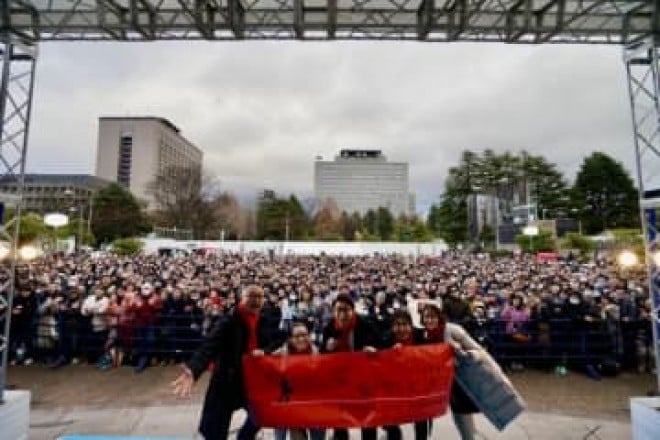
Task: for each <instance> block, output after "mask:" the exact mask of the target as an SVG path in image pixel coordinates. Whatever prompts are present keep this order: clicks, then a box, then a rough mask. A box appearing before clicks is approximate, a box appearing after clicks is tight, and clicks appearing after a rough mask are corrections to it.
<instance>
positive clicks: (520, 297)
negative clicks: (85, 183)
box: [3, 252, 651, 348]
mask: <svg viewBox="0 0 660 440" xmlns="http://www.w3.org/2000/svg"><path fill="white" fill-rule="evenodd" d="M249 285H257V286H260V287H261V288H262V289H263V293H264V298H263V302H264V308H266V309H269V310H271V311H272V314H273V319H277V320H279V327H280V328H286V329H287V330H290V329H291V324H292V323H294V322H304V323H305V324H306V325H307V327H308V330H309V331H310V332H311V334H312V338H313V339H315V338H317V336H318V332H319V331H320V329H321V328H322V327H323V325H325V324H326V323H327V322H328V320H329V319H331V317H332V302H333V301H334V299H336V298H337V296H338V295H341V294H345V295H348V297H350V298H351V300H352V301H353V306H354V309H355V313H356V314H358V315H362V316H365V317H368V318H370V319H372V320H373V322H374V324H375V325H376V326H377V327H379V328H381V329H382V331H387V329H389V328H390V326H389V324H390V321H391V318H392V316H394V314H395V313H396V312H397V310H403V309H407V308H408V307H409V305H410V304H411V303H413V302H415V301H417V300H427V299H430V300H437V301H438V303H439V304H442V307H443V313H444V315H446V317H447V319H449V320H450V321H454V322H458V323H461V324H464V325H465V326H466V327H469V326H470V322H474V321H476V322H496V321H499V320H502V319H503V316H504V317H508V316H509V314H508V313H507V314H505V311H507V310H517V311H524V312H525V313H526V314H527V319H529V320H530V321H533V320H546V321H547V320H549V319H551V318H552V319H567V320H575V319H579V320H583V319H584V318H586V317H589V316H591V317H592V318H593V320H594V321H598V322H599V323H602V324H603V326H602V328H603V331H606V326H605V323H607V322H608V320H609V321H612V320H616V321H617V322H635V323H640V322H641V323H642V324H643V325H645V324H644V323H647V322H649V319H650V318H649V317H650V308H651V304H650V300H649V293H648V287H647V280H646V273H645V272H644V271H643V270H637V271H636V270H630V269H626V270H624V269H622V268H620V267H619V266H617V265H616V263H615V262H613V261H608V260H598V261H591V262H588V263H578V262H576V261H572V260H560V261H557V262H544V263H538V262H536V261H535V260H534V259H532V258H531V257H529V256H525V255H512V256H510V257H503V258H491V257H489V256H488V255H485V254H483V255H482V254H466V253H452V252H449V253H446V254H443V255H434V256H430V255H418V256H405V255H372V256H333V255H315V256H311V255H310V256H294V255H275V256H273V255H266V254H260V253H250V254H227V253H219V254H208V253H205V254H195V253H193V254H192V255H189V256H159V255H140V256H134V257H119V256H115V255H110V254H108V255H101V256H98V255H96V256H95V257H94V258H93V257H92V256H90V255H87V254H78V255H69V256H65V255H50V256H47V257H44V258H41V259H38V260H35V261H32V262H30V263H29V264H25V265H22V266H19V267H18V268H17V276H16V292H17V295H16V300H15V301H14V307H19V308H22V309H20V310H18V311H17V310H14V311H13V312H14V313H13V314H12V316H13V317H14V319H16V321H17V324H16V325H17V326H21V325H22V326H26V325H27V324H26V322H28V321H29V322H30V323H32V324H34V323H35V322H39V320H40V319H41V317H42V316H44V315H46V316H48V315H52V316H54V317H55V318H56V320H57V319H59V318H58V317H59V316H60V315H63V314H65V315H66V316H67V317H69V319H70V317H71V316H72V315H76V314H78V313H79V314H80V315H81V316H87V317H89V316H90V315H93V314H94V312H92V313H85V311H84V304H85V301H86V300H87V299H88V298H89V297H94V298H96V299H97V300H98V301H100V300H102V299H103V303H104V304H105V307H104V308H103V311H102V312H103V313H104V314H109V315H111V314H114V315H116V316H115V318H114V320H113V319H111V318H110V317H109V318H108V320H107V322H106V324H107V326H108V327H109V328H111V327H112V326H113V325H114V326H116V325H118V323H119V322H120V321H121V319H120V318H118V317H121V316H122V314H125V313H126V310H133V312H135V309H136V308H137V309H140V308H151V312H152V315H153V317H152V318H150V319H151V320H149V319H148V320H147V321H148V322H147V324H149V325H151V324H154V325H155V324H158V325H161V326H163V325H164V326H165V327H167V322H166V321H167V319H179V317H177V316H175V315H185V316H186V317H187V318H185V319H188V321H191V322H193V324H192V325H191V324H189V322H188V321H186V326H187V328H188V329H193V330H194V331H195V334H197V333H198V336H199V337H202V336H203V334H204V333H205V332H207V331H208V329H209V328H210V327H211V326H212V324H213V322H214V321H215V320H217V319H220V318H221V317H222V316H224V315H226V314H227V313H230V312H231V310H233V308H234V307H235V306H236V304H237V303H238V302H239V301H240V300H241V297H243V298H244V300H245V301H247V304H248V305H249V304H250V301H259V300H260V299H250V296H249V295H245V292H244V289H245V287H246V286H249ZM3 294H5V295H6V292H4V293H3ZM98 301H97V302H98ZM90 303H93V301H91V300H90ZM44 305H46V306H44ZM28 309H29V310H28ZM27 315H29V316H27ZM181 319H183V318H181ZM507 319H508V318H507ZM138 321H139V319H138ZM586 321H589V322H590V321H591V320H590V319H586ZM58 322H59V321H58ZM144 324H145V323H144V322H142V323H140V322H138V323H137V325H144ZM415 324H418V323H415ZM31 328H33V329H34V328H35V327H34V326H33V327H31ZM34 331H38V330H34ZM186 348H188V347H186Z"/></svg>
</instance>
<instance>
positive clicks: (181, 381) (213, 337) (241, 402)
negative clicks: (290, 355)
mask: <svg viewBox="0 0 660 440" xmlns="http://www.w3.org/2000/svg"><path fill="white" fill-rule="evenodd" d="M264 302H265V298H264V291H263V289H262V288H261V287H259V286H256V285H250V286H248V287H246V288H245V289H244V290H243V293H242V295H241V303H240V304H239V305H238V306H237V307H236V309H235V310H234V312H233V313H232V314H231V315H230V316H228V317H227V318H226V319H222V320H220V321H219V322H218V323H217V324H216V326H215V327H214V328H213V330H212V331H211V332H210V333H209V335H207V336H206V337H205V338H204V340H203V341H202V344H201V346H200V347H199V349H198V350H197V351H196V352H195V353H194V354H193V356H192V357H191V359H190V360H189V361H187V362H186V363H185V364H184V365H183V372H182V373H181V375H180V376H179V377H178V378H177V379H176V380H175V381H174V382H172V386H173V389H174V393H175V394H176V395H178V396H181V397H188V396H190V393H191V390H192V386H193V384H194V383H195V381H196V380H197V379H199V377H200V376H201V375H202V373H203V372H204V371H206V370H207V369H208V367H209V365H210V364H211V362H214V363H215V371H214V372H213V376H212V377H211V381H210V382H209V387H208V390H207V392H206V398H205V400H204V407H203V409H202V418H201V421H200V425H199V432H200V434H202V436H203V437H204V439H205V440H225V439H227V437H228V433H229V425H230V423H231V418H232V415H233V413H234V411H236V410H238V409H240V408H245V407H246V398H245V390H244V379H243V371H242V357H243V355H244V354H246V353H251V354H252V355H253V356H262V355H264V353H265V351H266V350H267V349H268V348H269V347H276V346H278V345H279V342H280V341H278V340H277V339H278V338H277V337H276V336H275V335H274V334H273V333H272V331H269V330H271V329H270V327H269V326H268V320H267V319H264V317H263V313H262V312H263V305H264ZM259 429H260V428H259V426H257V424H256V422H255V421H254V420H253V418H252V417H251V416H250V413H249V411H248V417H247V419H246V421H245V423H244V424H243V427H242V428H241V429H240V431H239V433H238V439H239V440H247V439H254V438H255V437H256V434H257V433H258V432H259Z"/></svg>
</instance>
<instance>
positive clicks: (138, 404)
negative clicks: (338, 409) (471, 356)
mask: <svg viewBox="0 0 660 440" xmlns="http://www.w3.org/2000/svg"><path fill="white" fill-rule="evenodd" d="M177 373H178V369H177V367H173V366H170V367H152V368H149V369H147V370H146V371H145V372H144V373H142V374H139V375H136V374H135V373H134V372H133V370H132V369H131V368H128V367H125V368H121V369H118V370H112V371H107V372H101V371H99V370H97V369H95V368H93V367H91V366H86V365H75V366H67V367H64V368H62V369H59V370H49V369H48V368H45V367H43V366H30V367H12V368H10V369H9V373H8V375H9V385H10V387H11V388H19V389H28V390H30V391H31V392H32V412H31V422H30V425H31V428H30V439H34V440H46V439H56V438H58V437H59V436H62V435H65V434H74V433H75V434H108V435H141V436H147V437H158V436H163V437H164V436H169V437H170V438H172V437H175V438H181V439H186V438H187V439H191V438H193V436H194V432H195V430H196V424H197V418H198V416H199V411H200V408H201V403H202V399H203V392H204V390H205V388H206V381H207V380H208V375H206V377H204V378H203V379H202V381H200V383H199V384H197V386H196V388H195V393H194V395H193V397H192V399H189V400H184V401H182V400H180V399H177V398H175V397H174V396H172V395H171V394H170V389H169V382H170V381H171V380H172V379H174V378H175V377H176V375H177ZM510 377H511V379H512V381H513V382H514V384H515V385H516V387H517V388H518V390H519V391H520V392H521V394H522V395H523V396H524V398H525V399H526V401H527V403H528V411H526V412H525V414H524V415H523V416H521V417H520V418H518V419H517V420H516V422H515V423H513V424H512V425H510V426H509V427H508V428H507V429H506V430H505V431H503V432H502V433H500V432H497V431H496V430H495V429H494V428H492V426H491V425H490V424H489V423H488V421H487V420H485V419H484V418H482V417H480V418H479V419H478V421H477V424H478V430H479V433H480V437H479V438H486V439H512V440H515V439H521V440H527V439H534V440H536V439H567V440H569V439H591V440H597V439H602V440H605V439H612V440H619V439H628V438H631V433H630V413H629V400H628V399H629V398H630V397H632V396H640V395H645V394H646V393H647V392H648V391H649V390H651V389H653V388H654V387H655V377H654V376H652V375H650V374H641V375H638V374H629V373H624V374H622V375H620V376H618V377H616V378H604V379H603V380H602V381H600V382H596V381H593V380H591V379H589V378H587V377H586V376H583V375H581V374H579V373H573V372H569V374H568V375H567V376H563V377H559V376H556V375H554V374H548V373H543V372H537V371H525V372H518V373H512V374H511V375H510ZM242 417H243V415H242V414H238V413H237V415H236V416H235V417H234V425H235V426H237V425H238V424H239V423H240V421H241V420H240V419H241V418H242ZM382 436H384V433H383V434H382ZM262 437H263V438H264V439H267V438H271V433H270V431H269V430H264V432H263V434H262ZM355 438H359V436H355ZM405 438H406V439H408V438H412V432H411V430H407V431H406V436H405ZM433 438H434V439H455V438H458V434H457V433H456V431H455V430H454V428H453V425H452V423H451V417H450V416H444V417H442V418H440V419H437V420H436V421H435V425H434V435H433Z"/></svg>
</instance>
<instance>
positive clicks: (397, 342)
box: [383, 310, 430, 440]
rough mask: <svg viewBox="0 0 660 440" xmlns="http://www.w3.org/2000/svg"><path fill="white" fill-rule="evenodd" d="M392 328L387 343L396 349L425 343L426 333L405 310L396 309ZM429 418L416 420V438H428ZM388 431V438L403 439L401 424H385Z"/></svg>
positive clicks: (420, 439)
mask: <svg viewBox="0 0 660 440" xmlns="http://www.w3.org/2000/svg"><path fill="white" fill-rule="evenodd" d="M391 322H392V329H391V340H390V341H389V343H388V344H387V345H391V347H392V348H394V349H399V348H402V347H405V346H408V345H418V344H422V343H424V333H423V332H422V331H421V330H419V329H415V328H413V320H412V317H411V316H410V313H408V312H407V311H405V310H396V311H395V312H394V313H393V314H392V317H391ZM429 422H430V421H429V420H421V421H418V422H415V440H426V439H427V438H428V433H429V430H428V425H429ZM383 429H384V430H385V431H386V432H387V440H402V439H403V433H402V432H401V427H399V426H384V427H383Z"/></svg>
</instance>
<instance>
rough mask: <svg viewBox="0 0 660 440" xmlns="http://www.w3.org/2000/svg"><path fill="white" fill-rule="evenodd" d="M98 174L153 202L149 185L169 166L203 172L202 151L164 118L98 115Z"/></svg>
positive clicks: (148, 201) (150, 202) (139, 197)
mask: <svg viewBox="0 0 660 440" xmlns="http://www.w3.org/2000/svg"><path fill="white" fill-rule="evenodd" d="M98 136H99V137H98V151H97V155H96V175H97V176H98V177H100V178H102V179H107V180H110V181H113V182H118V183H120V184H121V185H123V186H125V187H126V188H128V189H129V190H130V191H131V192H132V193H133V194H134V195H135V196H136V197H137V198H138V199H140V200H143V201H145V202H146V203H147V204H148V205H151V204H152V201H153V200H152V196H151V195H150V194H149V191H148V188H147V187H148V185H149V183H150V182H151V181H153V179H154V178H155V177H156V176H157V175H158V174H159V173H162V172H163V171H165V170H167V169H168V168H170V167H173V166H175V167H193V168H197V169H199V170H200V172H201V167H202V158H203V153H202V150H200V149H199V148H197V147H196V146H194V145H193V144H192V143H190V142H189V141H188V140H187V139H186V138H184V137H183V136H181V132H180V130H179V129H178V128H177V127H176V126H175V125H174V124H172V123H171V122H170V121H168V120H167V119H165V118H158V117H151V116H147V117H101V118H99V135H98Z"/></svg>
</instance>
